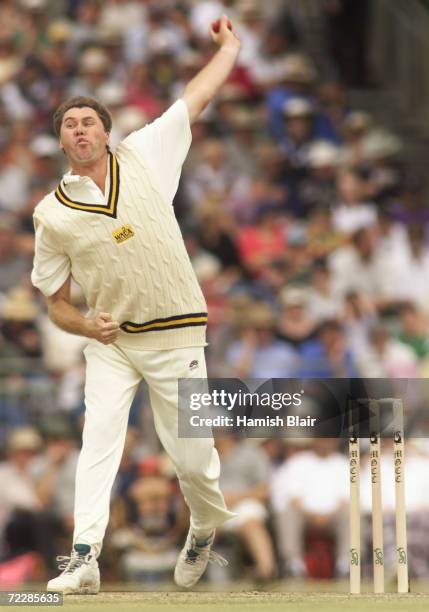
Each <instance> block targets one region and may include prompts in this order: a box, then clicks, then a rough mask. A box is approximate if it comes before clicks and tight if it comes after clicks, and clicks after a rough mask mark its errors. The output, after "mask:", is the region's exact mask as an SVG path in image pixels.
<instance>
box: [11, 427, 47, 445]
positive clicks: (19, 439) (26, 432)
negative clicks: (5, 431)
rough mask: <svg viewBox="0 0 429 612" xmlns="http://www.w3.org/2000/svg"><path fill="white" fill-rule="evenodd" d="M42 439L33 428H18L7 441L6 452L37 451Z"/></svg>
mask: <svg viewBox="0 0 429 612" xmlns="http://www.w3.org/2000/svg"><path fill="white" fill-rule="evenodd" d="M41 446H42V438H41V437H40V436H39V434H38V433H37V431H36V429H34V428H33V427H19V428H17V429H15V430H13V431H12V433H11V434H10V436H9V438H8V440H7V449H8V451H20V450H34V451H36V450H38V449H39V448H40V447H41Z"/></svg>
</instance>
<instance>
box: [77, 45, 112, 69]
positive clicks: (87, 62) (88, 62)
mask: <svg viewBox="0 0 429 612" xmlns="http://www.w3.org/2000/svg"><path fill="white" fill-rule="evenodd" d="M108 63H109V58H108V55H107V53H105V52H104V51H103V49H100V48H99V47H92V48H91V49H87V50H86V51H84V53H82V55H81V58H80V62H79V66H80V69H81V70H82V71H83V72H87V71H92V70H104V69H107V66H108Z"/></svg>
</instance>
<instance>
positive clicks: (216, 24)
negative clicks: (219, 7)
mask: <svg viewBox="0 0 429 612" xmlns="http://www.w3.org/2000/svg"><path fill="white" fill-rule="evenodd" d="M226 25H227V26H228V30H232V23H231V21H230V20H229V19H228V23H227V24H226ZM212 30H213V32H214V33H215V34H217V33H218V32H219V30H220V19H217V20H216V21H214V22H213V23H212Z"/></svg>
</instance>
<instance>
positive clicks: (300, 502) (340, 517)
mask: <svg viewBox="0 0 429 612" xmlns="http://www.w3.org/2000/svg"><path fill="white" fill-rule="evenodd" d="M347 474H348V463H347V460H346V458H345V456H344V455H343V454H342V453H341V452H339V450H338V440H336V439H330V438H318V439H315V440H314V441H313V443H312V448H311V449H310V450H307V451H301V452H298V453H297V454H295V455H293V456H292V457H291V458H290V459H287V460H286V461H285V463H284V464H283V466H281V467H280V468H278V470H277V471H276V473H275V474H274V476H273V479H272V482H271V500H272V505H273V510H274V515H275V524H276V537H277V542H278V547H279V552H280V556H281V559H282V562H283V564H284V565H285V569H286V570H287V572H288V573H289V575H291V576H294V577H304V576H306V574H307V568H306V564H305V559H304V553H305V533H306V530H307V529H309V528H310V529H317V530H319V531H323V532H324V533H333V534H334V535H335V570H336V574H337V575H339V576H345V575H346V574H347V572H348V513H347V502H348V497H349V491H348V484H347V483H348V477H347Z"/></svg>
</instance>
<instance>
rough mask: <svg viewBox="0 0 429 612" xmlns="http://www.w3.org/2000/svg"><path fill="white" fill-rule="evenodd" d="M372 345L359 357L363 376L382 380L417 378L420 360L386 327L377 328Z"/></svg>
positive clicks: (359, 365)
mask: <svg viewBox="0 0 429 612" xmlns="http://www.w3.org/2000/svg"><path fill="white" fill-rule="evenodd" d="M370 340H371V344H370V346H369V348H368V349H367V350H363V351H362V353H361V354H360V355H359V356H358V368H359V372H360V374H361V376H364V377H365V376H367V377H370V376H371V377H380V378H417V377H418V375H419V369H418V359H417V357H416V356H415V354H414V351H413V350H412V349H411V348H409V347H408V346H406V345H405V344H403V343H402V342H399V341H398V340H396V339H395V338H393V337H392V336H391V335H390V334H389V331H388V330H387V329H386V327H383V326H380V325H378V326H375V327H374V328H373V329H372V330H371V333H370Z"/></svg>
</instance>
